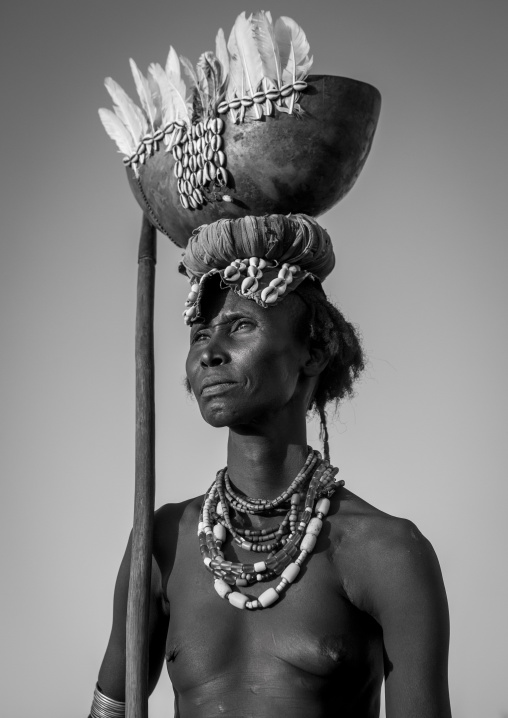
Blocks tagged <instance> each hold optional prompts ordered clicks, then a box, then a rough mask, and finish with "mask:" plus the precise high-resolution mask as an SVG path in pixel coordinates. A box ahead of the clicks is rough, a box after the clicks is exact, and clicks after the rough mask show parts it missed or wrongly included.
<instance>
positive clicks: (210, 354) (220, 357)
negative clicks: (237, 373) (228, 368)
mask: <svg viewBox="0 0 508 718" xmlns="http://www.w3.org/2000/svg"><path fill="white" fill-rule="evenodd" d="M227 357H228V355H227V351H226V349H225V347H224V343H223V342H221V341H220V339H219V338H218V337H211V338H210V339H209V340H208V342H207V343H206V346H205V347H203V350H202V352H201V366H202V367H212V366H220V365H221V364H227V361H228V358H227Z"/></svg>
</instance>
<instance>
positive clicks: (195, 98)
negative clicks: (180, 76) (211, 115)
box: [180, 55, 205, 120]
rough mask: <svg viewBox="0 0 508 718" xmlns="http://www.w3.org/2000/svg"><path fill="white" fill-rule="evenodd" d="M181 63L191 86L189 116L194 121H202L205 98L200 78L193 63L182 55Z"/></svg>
mask: <svg viewBox="0 0 508 718" xmlns="http://www.w3.org/2000/svg"><path fill="white" fill-rule="evenodd" d="M180 62H181V64H182V67H183V69H184V70H185V73H186V75H187V77H188V78H189V83H190V86H191V98H190V103H189V104H190V109H189V114H190V116H191V117H192V119H193V120H197V119H200V118H201V117H202V115H203V105H204V103H205V98H204V97H203V96H202V94H201V86H200V83H199V78H198V75H197V73H196V70H195V69H194V66H193V64H192V62H191V61H190V60H189V59H188V58H186V57H184V56H183V55H180Z"/></svg>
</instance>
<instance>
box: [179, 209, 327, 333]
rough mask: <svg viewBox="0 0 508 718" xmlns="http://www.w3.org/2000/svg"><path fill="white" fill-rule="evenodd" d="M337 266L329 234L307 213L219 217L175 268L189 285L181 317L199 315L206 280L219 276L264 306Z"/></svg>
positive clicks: (199, 234) (203, 228)
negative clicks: (236, 217) (308, 279)
mask: <svg viewBox="0 0 508 718" xmlns="http://www.w3.org/2000/svg"><path fill="white" fill-rule="evenodd" d="M334 266H335V255H334V253H333V247H332V242H331V239H330V236H329V234H328V232H327V231H326V230H325V229H323V228H322V227H321V226H320V225H319V224H318V223H317V222H316V220H315V219H313V218H312V217H309V216H308V215H305V214H290V215H287V216H286V215H280V214H271V215H266V216H263V217H250V216H248V217H242V218H240V219H220V220H218V221H217V222H213V223H212V224H208V225H202V226H201V227H198V228H197V229H196V230H195V231H194V233H193V235H192V236H191V238H190V240H189V243H188V245H187V248H186V251H185V253H184V255H183V260H182V262H181V264H180V267H179V270H180V272H181V273H182V274H186V275H187V277H188V278H189V281H190V283H191V285H192V287H191V292H190V294H189V296H188V299H187V302H186V309H185V311H184V317H185V321H186V322H187V324H191V323H192V322H193V321H195V320H196V319H197V318H198V317H199V316H200V305H201V300H202V295H203V290H204V287H205V284H206V280H207V279H208V278H209V277H210V276H213V275H216V274H219V275H220V277H221V284H222V286H225V287H229V288H231V289H233V291H235V292H237V294H240V295H241V296H243V297H245V298H246V299H252V300H253V301H255V302H256V303H257V304H259V305H260V306H262V307H265V308H266V307H269V306H274V305H276V304H278V303H279V302H281V301H282V300H283V299H284V297H285V296H287V294H288V293H289V292H291V291H293V290H294V289H296V287H297V286H298V285H299V284H301V283H302V282H303V281H304V279H306V278H307V277H311V278H312V279H317V280H319V281H320V282H321V281H323V280H324V279H325V278H326V277H327V276H328V275H329V274H330V272H331V271H332V270H333V268H334Z"/></svg>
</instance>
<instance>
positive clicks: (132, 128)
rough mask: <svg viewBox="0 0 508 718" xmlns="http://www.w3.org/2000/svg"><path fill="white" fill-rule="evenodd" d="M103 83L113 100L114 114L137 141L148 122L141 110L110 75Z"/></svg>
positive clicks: (136, 141)
mask: <svg viewBox="0 0 508 718" xmlns="http://www.w3.org/2000/svg"><path fill="white" fill-rule="evenodd" d="M104 85H105V86H106V90H107V91H108V92H109V94H110V95H111V99H112V100H113V103H114V107H113V109H114V111H115V114H116V115H117V116H118V117H119V118H120V120H121V121H122V122H123V124H124V125H125V127H127V129H128V130H129V132H130V133H131V135H132V139H133V140H134V142H135V143H138V142H139V140H140V139H141V137H142V136H143V135H144V134H145V132H146V131H147V129H148V124H147V121H146V118H145V116H144V114H143V112H142V111H141V110H140V109H139V107H138V106H137V105H135V104H134V102H133V101H132V100H131V98H130V97H129V95H128V94H127V93H126V92H125V91H124V90H122V88H121V87H120V85H119V84H118V83H117V82H115V81H114V80H113V79H112V78H111V77H106V79H105V80H104Z"/></svg>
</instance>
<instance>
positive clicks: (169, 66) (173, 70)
mask: <svg viewBox="0 0 508 718" xmlns="http://www.w3.org/2000/svg"><path fill="white" fill-rule="evenodd" d="M166 75H167V77H168V80H169V82H170V84H171V85H172V86H173V88H174V91H175V92H176V94H177V96H178V104H179V105H180V106H181V108H182V112H184V113H185V115H182V116H186V117H188V115H189V105H188V100H187V85H186V84H185V80H184V79H183V77H182V69H181V66H180V60H179V59H178V55H177V54H176V51H175V49H174V48H173V47H170V48H169V53H168V59H167V60H166Z"/></svg>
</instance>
